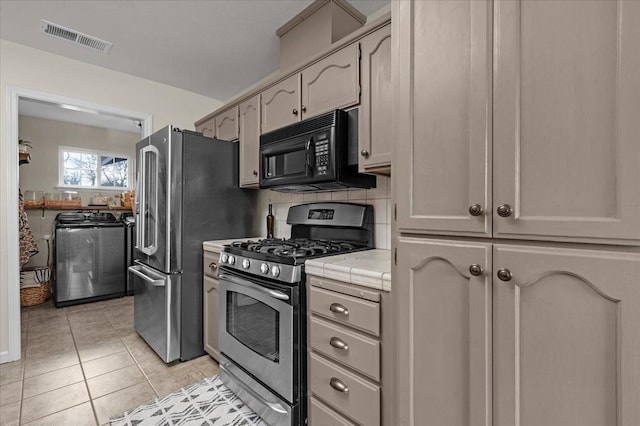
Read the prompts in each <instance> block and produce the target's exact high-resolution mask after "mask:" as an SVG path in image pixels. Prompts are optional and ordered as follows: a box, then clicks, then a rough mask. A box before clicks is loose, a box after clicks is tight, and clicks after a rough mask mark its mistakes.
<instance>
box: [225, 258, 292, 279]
mask: <svg viewBox="0 0 640 426" xmlns="http://www.w3.org/2000/svg"><path fill="white" fill-rule="evenodd" d="M219 264H220V266H221V267H227V268H231V269H237V270H241V271H243V272H245V273H248V274H253V275H255V276H256V277H264V278H271V279H273V280H277V281H281V282H285V283H289V284H295V283H299V282H300V281H301V280H302V265H287V264H282V263H270V262H261V261H259V260H256V259H252V258H248V257H244V256H240V255H233V254H229V253H225V252H222V253H220V263H219Z"/></svg>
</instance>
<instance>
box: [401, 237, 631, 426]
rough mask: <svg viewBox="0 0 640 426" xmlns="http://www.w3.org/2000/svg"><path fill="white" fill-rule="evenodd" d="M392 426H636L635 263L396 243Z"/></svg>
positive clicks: (582, 252)
mask: <svg viewBox="0 0 640 426" xmlns="http://www.w3.org/2000/svg"><path fill="white" fill-rule="evenodd" d="M397 250H398V265H397V268H396V271H397V272H396V274H397V275H396V276H397V284H396V285H394V291H395V292H396V293H395V294H396V298H397V302H398V304H399V305H398V306H402V309H398V316H397V321H398V333H399V334H398V346H399V348H400V349H399V351H398V356H399V358H398V362H397V369H398V380H397V384H398V390H397V392H398V395H397V404H398V410H397V413H398V422H397V424H398V425H414V424H415V425H419V424H420V425H423V424H433V425H443V424H446V425H451V426H455V425H460V426H462V425H465V426H466V425H485V426H489V425H494V426H502V425H504V426H507V425H513V424H521V425H605V424H607V425H608V424H620V425H624V426H627V425H634V424H635V422H636V420H637V419H638V418H640V406H638V404H637V403H635V401H639V400H640V380H639V378H640V369H639V368H638V365H637V363H636V362H635V361H634V360H635V359H637V357H638V355H639V350H638V342H640V330H639V329H638V324H639V323H640V253H628V252H624V251H599V250H590V249H572V248H558V247H542V246H531V245H528V246H519V245H507V244H496V245H492V244H490V243H479V242H465V241H447V240H436V239H428V238H406V237H400V238H399V241H398V243H397Z"/></svg>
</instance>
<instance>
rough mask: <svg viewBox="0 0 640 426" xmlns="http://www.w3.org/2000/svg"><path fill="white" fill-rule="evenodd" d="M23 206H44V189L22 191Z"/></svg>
mask: <svg viewBox="0 0 640 426" xmlns="http://www.w3.org/2000/svg"><path fill="white" fill-rule="evenodd" d="M23 198H24V206H25V207H26V208H40V207H42V206H44V191H34V190H29V189H28V190H26V191H24V195H23Z"/></svg>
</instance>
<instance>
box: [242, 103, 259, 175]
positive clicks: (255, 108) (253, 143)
mask: <svg viewBox="0 0 640 426" xmlns="http://www.w3.org/2000/svg"><path fill="white" fill-rule="evenodd" d="M259 148H260V95H256V96H254V97H253V98H251V99H249V100H247V101H245V102H243V103H241V104H240V186H241V187H243V188H244V187H247V188H255V187H257V186H258V170H259V169H258V162H259V157H260V155H259V154H260V153H259Z"/></svg>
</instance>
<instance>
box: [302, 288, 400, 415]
mask: <svg viewBox="0 0 640 426" xmlns="http://www.w3.org/2000/svg"><path fill="white" fill-rule="evenodd" d="M307 294H308V312H309V313H308V324H307V330H308V343H307V344H308V348H309V357H308V360H309V362H308V364H309V367H308V368H309V374H308V380H309V383H308V387H309V392H308V393H309V407H310V408H309V424H310V426H324V425H329V424H331V425H338V424H339V425H353V426H355V425H367V426H377V425H381V424H388V425H392V424H393V403H394V401H393V399H394V394H393V383H392V382H393V371H392V369H393V368H392V367H393V359H394V354H393V352H394V350H395V347H394V345H393V337H392V336H393V332H392V328H393V325H392V322H391V318H392V315H391V311H390V309H391V305H390V300H389V294H388V293H385V292H380V291H375V290H371V289H367V288H364V287H360V286H355V285H352V284H347V283H344V282H342V281H337V280H332V279H327V278H323V277H319V276H313V275H307Z"/></svg>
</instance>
